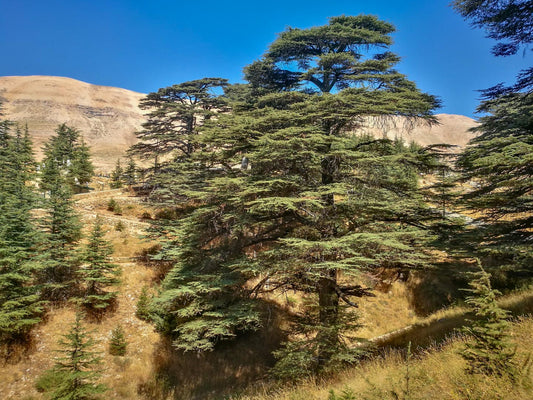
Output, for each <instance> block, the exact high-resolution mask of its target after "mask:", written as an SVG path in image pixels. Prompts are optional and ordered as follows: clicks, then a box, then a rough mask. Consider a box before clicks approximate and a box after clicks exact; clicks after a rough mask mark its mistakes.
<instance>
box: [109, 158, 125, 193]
mask: <svg viewBox="0 0 533 400" xmlns="http://www.w3.org/2000/svg"><path fill="white" fill-rule="evenodd" d="M123 176H124V170H123V169H122V166H121V165H120V158H119V159H117V164H116V165H115V169H114V170H113V172H112V173H111V183H110V186H111V189H120V188H121V187H122V186H123V184H124V182H123Z"/></svg>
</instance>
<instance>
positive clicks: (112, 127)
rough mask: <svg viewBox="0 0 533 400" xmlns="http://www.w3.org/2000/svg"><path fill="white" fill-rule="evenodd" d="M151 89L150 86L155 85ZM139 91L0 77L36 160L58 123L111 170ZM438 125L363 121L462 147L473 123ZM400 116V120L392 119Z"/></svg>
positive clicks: (449, 120) (448, 120) (447, 120)
mask: <svg viewBox="0 0 533 400" xmlns="http://www.w3.org/2000/svg"><path fill="white" fill-rule="evenodd" d="M154 90H155V88H154ZM144 96H145V94H143V93H138V92H134V91H131V90H128V89H123V88H116V87H112V86H101V85H93V84H91V83H87V82H83V81H80V80H77V79H73V78H68V77H59V76H46V75H29V76H3V77H0V100H1V101H2V102H3V104H2V107H3V110H2V111H3V114H4V115H3V117H4V118H6V119H9V120H12V121H14V122H17V123H20V124H22V125H25V124H27V125H28V128H29V131H30V134H31V136H32V138H33V141H34V144H35V152H36V156H37V159H40V157H42V150H41V149H42V146H43V145H44V143H45V142H46V141H47V140H48V139H49V138H50V136H52V135H53V134H54V131H55V129H56V128H57V126H58V125H59V124H62V123H66V124H68V125H70V126H73V127H75V128H76V129H78V130H79V131H80V132H81V134H82V135H83V137H84V139H85V140H86V142H87V144H88V145H89V146H90V148H91V152H92V156H93V162H94V164H95V165H96V167H97V169H98V170H101V171H110V170H111V169H112V168H113V166H114V164H115V162H116V160H117V159H118V158H120V157H124V155H125V151H126V150H127V149H128V148H129V147H130V146H131V145H133V144H134V143H136V141H137V138H136V136H135V132H136V131H139V130H140V129H141V125H142V123H143V122H144V121H145V120H146V118H145V112H144V111H143V110H141V109H140V108H139V101H140V100H141V99H142V98H143V97H144ZM437 118H438V119H439V122H440V124H439V125H434V126H428V125H427V124H418V125H416V126H414V127H410V129H406V128H405V126H403V125H404V124H402V123H401V122H399V123H393V124H392V125H389V126H387V127H386V128H384V127H383V126H380V125H379V124H372V123H370V124H368V126H366V127H365V128H363V131H364V132H367V133H370V134H372V135H382V136H387V137H389V138H395V137H402V138H403V139H404V140H406V141H415V142H417V143H419V144H421V145H430V144H436V143H447V144H453V145H457V146H459V147H464V146H465V145H466V144H467V143H468V141H469V140H470V139H471V138H472V137H473V133H472V132H469V129H470V128H472V127H474V126H475V125H476V122H475V121H474V120H473V119H471V118H469V117H466V116H463V115H454V114H437ZM397 121H400V120H397Z"/></svg>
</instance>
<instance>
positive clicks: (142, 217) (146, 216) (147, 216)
mask: <svg viewBox="0 0 533 400" xmlns="http://www.w3.org/2000/svg"><path fill="white" fill-rule="evenodd" d="M141 219H152V215H151V214H150V213H149V212H148V211H144V212H143V213H142V214H141Z"/></svg>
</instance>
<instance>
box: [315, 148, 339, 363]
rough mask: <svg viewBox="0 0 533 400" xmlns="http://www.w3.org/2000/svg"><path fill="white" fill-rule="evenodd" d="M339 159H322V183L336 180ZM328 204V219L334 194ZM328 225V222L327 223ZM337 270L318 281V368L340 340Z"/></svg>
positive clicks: (332, 230) (328, 197)
mask: <svg viewBox="0 0 533 400" xmlns="http://www.w3.org/2000/svg"><path fill="white" fill-rule="evenodd" d="M338 164H339V160H338V159H337V158H335V157H332V156H326V157H324V159H323V160H322V183H323V184H325V185H328V184H331V183H333V182H334V180H335V178H334V177H335V173H336V171H337V169H338ZM323 201H324V203H325V205H326V207H325V214H324V219H325V220H328V219H329V218H330V217H329V215H330V213H332V212H333V208H334V207H335V197H334V195H333V194H327V195H325V196H324V198H323ZM326 225H327V224H326ZM335 234H336V229H335V226H334V225H333V226H330V227H328V228H327V229H325V231H324V232H322V235H323V236H324V238H326V237H329V236H335ZM336 286H337V270H336V269H328V270H324V271H323V278H321V279H320V280H319V281H318V306H319V318H318V320H319V327H318V329H319V331H318V333H317V340H318V365H317V366H318V369H319V370H320V369H322V368H323V367H324V365H326V364H327V363H328V361H329V360H330V359H331V356H332V355H333V354H334V353H335V348H336V347H337V346H336V345H337V342H338V326H337V320H338V314H339V296H338V295H337V291H336Z"/></svg>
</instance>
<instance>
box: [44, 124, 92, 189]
mask: <svg viewBox="0 0 533 400" xmlns="http://www.w3.org/2000/svg"><path fill="white" fill-rule="evenodd" d="M43 150H44V159H43V162H42V168H41V189H42V190H43V191H44V192H48V191H50V190H52V189H53V188H54V187H55V185H56V180H57V176H58V175H59V176H60V177H61V179H63V180H64V182H65V183H66V184H68V186H69V187H70V190H71V191H72V192H74V193H77V192H80V191H84V190H86V187H87V184H88V183H89V182H90V180H91V178H92V176H93V175H94V167H93V165H92V162H91V160H90V153H89V148H88V147H87V145H86V144H85V142H84V141H83V139H82V140H81V143H80V133H79V132H78V131H77V130H76V129H74V128H72V127H69V126H67V125H66V124H62V125H59V127H58V128H57V129H56V135H54V136H52V137H51V138H50V139H49V141H48V142H47V143H46V144H45V146H44V149H43Z"/></svg>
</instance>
